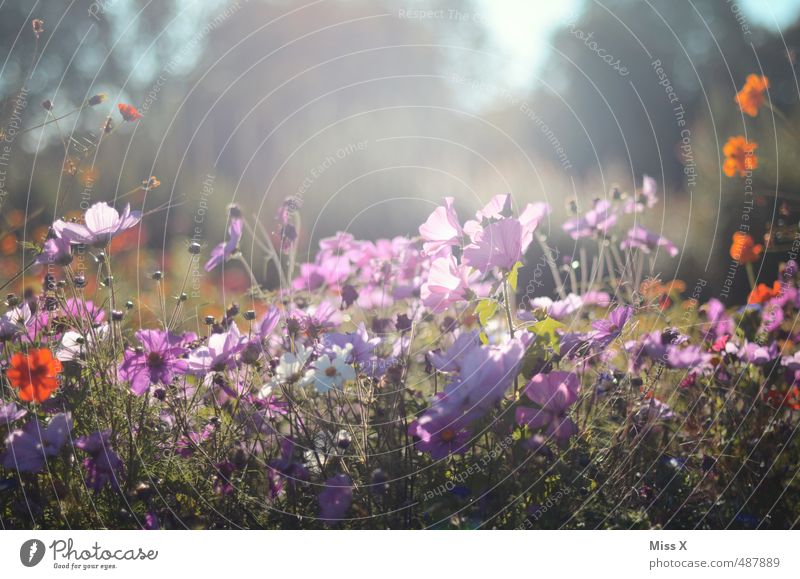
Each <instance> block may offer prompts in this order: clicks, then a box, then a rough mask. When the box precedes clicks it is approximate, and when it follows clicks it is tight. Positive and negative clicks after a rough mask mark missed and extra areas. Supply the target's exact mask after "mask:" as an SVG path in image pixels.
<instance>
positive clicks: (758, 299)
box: [747, 280, 781, 304]
mask: <svg viewBox="0 0 800 579" xmlns="http://www.w3.org/2000/svg"><path fill="white" fill-rule="evenodd" d="M779 295H781V282H779V281H777V280H776V281H775V283H774V284H772V287H771V288H770V287H769V286H768V285H767V284H765V283H760V284H758V285H757V286H756V287H755V289H753V291H751V292H750V295H749V296H748V298H747V303H748V304H763V303H764V302H768V301H769V300H771V299H772V298H776V297H778V296H779Z"/></svg>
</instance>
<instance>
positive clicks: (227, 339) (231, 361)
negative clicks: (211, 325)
mask: <svg viewBox="0 0 800 579" xmlns="http://www.w3.org/2000/svg"><path fill="white" fill-rule="evenodd" d="M246 345H247V336H243V335H242V334H240V333H239V328H238V327H236V324H231V325H230V327H229V328H228V331H227V332H223V333H221V334H211V335H210V336H209V338H208V343H207V344H206V345H205V346H201V347H200V348H197V349H196V350H194V351H193V352H192V353H190V354H189V371H190V372H193V373H196V374H205V373H207V372H212V371H213V372H221V371H222V370H226V369H230V368H234V367H235V366H236V355H237V354H238V353H239V352H241V351H242V350H243V349H244V348H245V346H246Z"/></svg>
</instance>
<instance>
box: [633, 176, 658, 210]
mask: <svg viewBox="0 0 800 579" xmlns="http://www.w3.org/2000/svg"><path fill="white" fill-rule="evenodd" d="M657 189H658V185H657V183H656V180H655V179H653V178H652V177H649V176H647V175H645V176H644V180H643V183H642V189H641V191H640V192H639V194H638V195H635V196H634V197H629V198H628V199H626V200H625V213H639V212H641V211H644V210H645V209H649V208H650V207H652V206H653V205H655V204H656V202H657V201H658V196H657V194H656V193H657Z"/></svg>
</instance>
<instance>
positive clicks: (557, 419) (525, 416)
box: [516, 372, 580, 444]
mask: <svg viewBox="0 0 800 579" xmlns="http://www.w3.org/2000/svg"><path fill="white" fill-rule="evenodd" d="M579 392H580V381H579V380H578V375H577V374H575V373H574V372H550V373H549V374H537V375H536V376H534V377H533V378H531V380H530V381H529V382H528V384H527V385H526V386H525V395H526V396H527V397H528V398H529V399H530V400H531V401H533V402H534V403H536V404H537V405H538V408H529V407H526V406H520V407H519V408H517V412H516V419H517V423H518V424H520V425H527V426H528V428H531V429H533V430H538V429H540V428H544V429H545V432H546V433H547V434H548V435H550V436H553V437H554V438H555V439H556V440H557V441H558V442H559V443H560V444H563V443H565V442H566V441H567V440H569V438H570V437H571V436H572V435H573V434H576V433H577V427H576V426H575V423H574V422H573V421H572V419H571V418H569V417H568V416H567V410H569V407H570V406H572V405H573V404H574V403H575V402H576V401H577V400H578V393H579Z"/></svg>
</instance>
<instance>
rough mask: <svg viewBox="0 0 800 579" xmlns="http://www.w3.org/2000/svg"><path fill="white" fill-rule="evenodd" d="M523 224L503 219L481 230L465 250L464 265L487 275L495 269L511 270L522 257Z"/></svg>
mask: <svg viewBox="0 0 800 579" xmlns="http://www.w3.org/2000/svg"><path fill="white" fill-rule="evenodd" d="M522 237H523V231H522V224H521V223H520V222H519V220H517V219H501V220H500V221H495V222H494V223H492V224H491V225H489V226H487V227H486V228H484V229H481V230H480V231H478V232H477V233H475V236H474V237H473V239H472V243H471V244H470V245H468V246H467V247H465V248H464V263H465V264H467V265H471V266H472V267H475V268H477V269H478V270H480V271H481V272H483V273H486V272H487V271H489V270H490V269H491V268H493V267H498V268H500V269H503V270H510V269H511V268H512V267H514V264H515V263H517V262H518V261H519V259H520V257H521V256H522V252H523V251H524V249H525V248H523V246H522Z"/></svg>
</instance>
